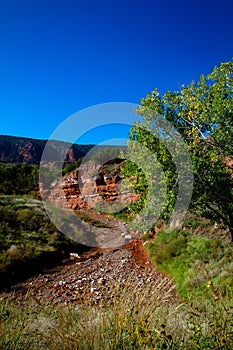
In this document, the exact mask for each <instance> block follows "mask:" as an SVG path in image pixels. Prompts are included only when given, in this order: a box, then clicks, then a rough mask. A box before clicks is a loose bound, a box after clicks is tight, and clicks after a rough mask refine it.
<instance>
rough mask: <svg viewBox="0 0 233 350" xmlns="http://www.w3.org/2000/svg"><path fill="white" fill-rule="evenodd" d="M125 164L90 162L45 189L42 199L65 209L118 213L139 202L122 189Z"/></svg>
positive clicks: (134, 196) (137, 196) (131, 192)
mask: <svg viewBox="0 0 233 350" xmlns="http://www.w3.org/2000/svg"><path fill="white" fill-rule="evenodd" d="M123 164H124V163H123V161H122V160H121V161H117V162H116V163H114V162H110V163H106V164H105V165H103V166H101V165H96V164H95V163H94V162H92V161H89V162H87V163H85V164H84V165H82V166H81V167H80V168H79V169H77V170H74V171H73V172H71V173H70V174H68V175H66V176H64V177H63V178H62V180H60V181H54V182H53V183H52V184H51V186H50V188H49V189H46V190H45V189H42V192H43V195H44V196H45V197H47V199H48V200H49V201H51V202H52V203H55V204H56V205H57V206H59V207H62V208H65V207H70V208H71V209H73V210H81V209H85V210H90V209H98V210H100V211H101V210H102V211H103V212H109V211H110V212H114V211H119V210H120V209H123V208H124V207H127V206H128V205H129V204H130V203H132V202H134V201H136V200H138V199H139V198H140V196H139V195H136V194H135V193H134V192H133V190H132V189H126V188H125V187H124V186H123V184H122V180H123V179H124V176H123V174H122V171H121V167H122V166H123Z"/></svg>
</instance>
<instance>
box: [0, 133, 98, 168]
mask: <svg viewBox="0 0 233 350" xmlns="http://www.w3.org/2000/svg"><path fill="white" fill-rule="evenodd" d="M46 142H47V140H39V139H31V138H26V137H17V136H7V135H0V161H3V162H6V163H27V164H39V163H40V160H41V156H42V153H43V150H44V147H45V144H46ZM93 147H94V145H77V144H73V145H72V146H71V148H70V150H69V151H68V153H67V154H65V153H66V152H65V150H66V149H67V143H66V142H62V141H55V142H54V144H53V146H52V145H51V152H54V151H55V152H57V153H58V154H62V153H64V157H66V159H65V160H66V161H67V162H69V161H72V162H73V161H77V160H78V159H79V158H81V157H84V156H85V155H86V154H87V153H88V152H89V151H90V149H91V148H93Z"/></svg>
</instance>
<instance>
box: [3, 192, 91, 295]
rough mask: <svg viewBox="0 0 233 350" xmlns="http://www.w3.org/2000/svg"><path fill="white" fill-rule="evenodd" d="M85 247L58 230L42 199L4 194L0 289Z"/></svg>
mask: <svg viewBox="0 0 233 350" xmlns="http://www.w3.org/2000/svg"><path fill="white" fill-rule="evenodd" d="M83 250H88V248H87V247H84V246H82V245H81V244H78V243H76V242H73V241H71V240H70V239H69V238H67V237H65V236H64V235H63V234H61V233H60V232H58V230H57V229H56V227H55V226H54V225H53V224H52V222H51V221H50V219H49V217H48V216H47V214H46V212H45V210H44V208H43V203H42V202H41V201H40V200H38V199H33V198H30V197H26V196H3V195H0V281H1V283H0V290H1V289H3V288H5V287H8V286H10V285H12V284H14V283H17V282H20V281H22V280H24V279H25V278H27V277H29V276H32V275H34V274H36V273H40V272H41V271H42V270H43V269H44V268H49V267H53V266H54V265H56V264H60V263H61V261H62V259H64V258H65V257H66V255H69V252H70V251H76V252H79V253H80V252H82V251H83Z"/></svg>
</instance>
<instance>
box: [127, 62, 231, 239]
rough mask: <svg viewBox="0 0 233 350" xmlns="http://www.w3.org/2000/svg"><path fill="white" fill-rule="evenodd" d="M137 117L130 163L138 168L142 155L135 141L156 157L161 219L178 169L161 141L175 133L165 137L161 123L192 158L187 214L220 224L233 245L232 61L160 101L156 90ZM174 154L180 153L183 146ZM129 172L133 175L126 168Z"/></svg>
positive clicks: (173, 200)
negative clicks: (162, 195) (164, 190)
mask: <svg viewBox="0 0 233 350" xmlns="http://www.w3.org/2000/svg"><path fill="white" fill-rule="evenodd" d="M136 113H137V114H139V115H141V116H142V121H141V122H137V123H135V125H134V127H133V128H132V130H131V133H130V141H129V152H130V153H131V156H132V160H133V161H134V163H136V164H138V162H139V163H140V159H142V157H144V155H143V154H140V153H139V152H137V151H135V141H136V143H140V144H142V145H144V146H145V147H147V149H149V150H150V152H153V153H154V154H155V155H156V158H157V160H158V162H159V164H160V166H161V167H162V169H163V172H164V180H163V181H165V182H166V187H167V194H166V201H165V202H164V205H163V210H162V213H161V217H163V218H165V219H166V218H167V217H168V216H169V215H171V210H172V209H171V207H172V206H174V204H175V203H176V201H177V193H178V191H179V187H180V184H181V181H180V177H179V175H180V173H182V170H181V171H180V170H179V169H177V164H176V162H174V154H172V153H174V150H173V152H171V149H169V147H167V144H166V143H165V142H164V140H171V139H174V137H175V135H176V133H175V132H170V134H169V135H168V132H167V131H166V133H165V134H163V130H162V129H163V128H162V127H161V122H160V123H158V120H159V118H160V119H162V120H164V121H166V122H167V123H170V124H171V125H172V127H173V128H174V129H175V130H176V131H177V132H178V133H179V135H180V136H181V137H182V139H183V141H184V143H185V147H186V149H187V151H188V153H189V156H190V158H191V161H192V169H193V170H192V171H193V174H194V188H193V195H192V201H191V206H190V209H192V210H195V211H196V212H199V213H201V214H202V215H203V216H206V217H208V218H210V219H213V220H215V221H222V222H223V223H224V224H225V225H227V226H228V227H229V229H230V232H231V236H232V240H233V186H232V185H233V170H232V167H233V61H230V62H225V63H221V64H220V65H218V66H216V67H215V68H214V69H213V71H212V72H211V73H210V74H208V75H207V76H204V75H201V76H200V79H199V81H198V82H194V81H193V82H191V83H190V84H189V85H188V86H182V88H181V90H180V91H175V92H171V91H167V92H166V93H165V94H164V95H163V96H160V94H159V92H158V90H157V89H154V90H153V91H152V92H151V93H149V94H148V95H147V96H146V98H144V99H142V100H141V105H140V106H139V107H138V109H137V111H136ZM170 130H173V129H172V128H171V129H170ZM132 141H133V142H132ZM176 144H177V142H176ZM175 152H176V153H177V154H179V153H180V152H182V145H181V144H180V146H179V147H177V149H176V151H175ZM144 160H145V158H144ZM181 164H182V162H181ZM185 166H186V165H185V164H184V163H183V167H185ZM178 170H179V171H178ZM127 171H128V173H130V171H131V172H133V171H134V172H135V171H136V170H135V168H133V167H132V166H130V165H129V166H128V169H127ZM140 181H141V186H142V184H143V183H144V184H145V183H146V179H145V177H144V178H143V177H141V180H140ZM147 181H148V180H147ZM188 181H189V182H190V179H189V180H188ZM187 186H188V182H187ZM187 189H188V187H187ZM157 191H158V187H157ZM158 192H159V191H158ZM145 203H146V197H145V198H144V205H145Z"/></svg>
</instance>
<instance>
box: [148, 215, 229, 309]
mask: <svg viewBox="0 0 233 350" xmlns="http://www.w3.org/2000/svg"><path fill="white" fill-rule="evenodd" d="M193 223H195V225H193ZM225 234H226V230H225V229H224V228H221V227H218V228H214V225H211V224H210V223H209V224H207V223H206V220H202V219H200V218H198V217H196V218H195V217H193V216H192V217H190V219H189V220H187V221H186V222H185V223H184V228H183V229H181V230H174V231H172V232H166V231H159V232H158V234H157V236H156V239H155V240H154V241H151V242H150V243H149V244H148V245H147V247H148V251H149V253H150V255H151V257H152V259H153V260H154V261H155V263H156V265H157V266H158V267H159V268H160V269H161V270H162V271H164V272H165V273H167V274H169V275H170V276H171V277H172V278H173V279H174V281H175V283H176V285H177V289H178V292H179V294H180V295H181V297H182V298H183V299H184V300H186V301H187V300H191V301H193V300H197V299H203V297H205V294H206V285H207V284H208V281H209V280H210V279H211V280H212V281H213V283H214V285H215V286H216V288H217V289H218V290H219V291H220V292H221V295H222V297H223V298H225V300H226V301H227V302H228V301H229V294H231V289H232V288H233V245H232V243H231V241H230V239H226V238H225V239H223V236H224V235H225Z"/></svg>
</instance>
